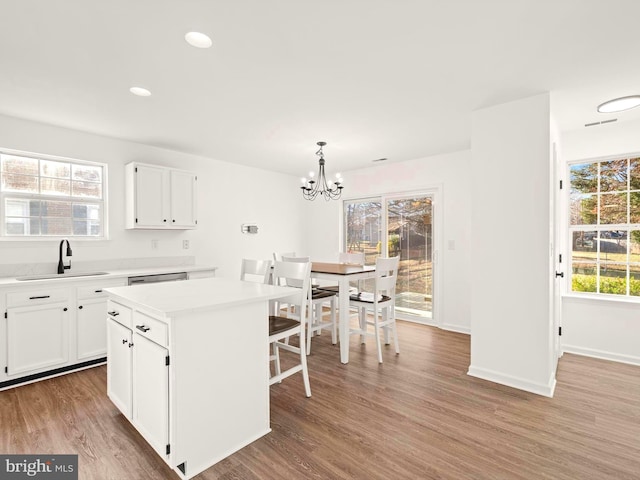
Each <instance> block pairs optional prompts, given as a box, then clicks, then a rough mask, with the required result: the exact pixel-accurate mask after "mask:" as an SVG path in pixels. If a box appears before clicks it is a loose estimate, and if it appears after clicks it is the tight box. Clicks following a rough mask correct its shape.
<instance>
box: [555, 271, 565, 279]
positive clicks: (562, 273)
mask: <svg viewBox="0 0 640 480" xmlns="http://www.w3.org/2000/svg"><path fill="white" fill-rule="evenodd" d="M558 277H560V278H564V272H556V278H558Z"/></svg>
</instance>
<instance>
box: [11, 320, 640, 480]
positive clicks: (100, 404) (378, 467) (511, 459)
mask: <svg viewBox="0 0 640 480" xmlns="http://www.w3.org/2000/svg"><path fill="white" fill-rule="evenodd" d="M398 329H399V337H400V347H401V354H400V355H399V356H397V357H396V356H395V354H394V353H393V351H392V348H390V347H386V348H385V351H384V362H385V363H384V364H382V365H378V363H377V361H376V353H375V346H374V344H373V342H372V340H369V343H368V344H367V345H366V346H361V345H359V344H358V340H357V338H355V337H354V338H352V339H351V358H350V363H349V364H348V365H341V364H340V363H339V351H338V347H337V346H334V345H331V343H330V335H328V334H323V335H322V336H320V337H314V339H313V346H312V355H311V356H310V357H309V372H310V379H311V389H312V394H313V396H312V397H311V398H306V397H305V396H304V388H303V384H302V377H301V376H300V375H295V376H293V377H290V378H288V379H286V380H285V381H283V383H282V384H279V385H275V386H273V387H272V388H271V427H272V429H273V431H272V432H271V433H270V434H269V435H267V436H265V437H263V438H261V439H259V440H257V441H256V442H254V443H252V444H251V445H249V446H248V447H246V448H244V449H243V450H241V451H240V452H237V453H236V454H234V455H232V456H230V457H229V458H227V459H225V460H223V461H222V462H220V463H218V464H217V465H214V466H213V467H211V468H209V469H208V470H206V471H205V472H203V473H201V474H200V475H198V476H197V477H195V478H197V479H199V480H213V479H225V480H231V479H242V480H248V479H260V480H263V479H272V478H273V479H276V478H277V479H296V480H297V479H307V478H316V479H347V478H355V479H452V480H453V479H456V480H458V479H536V480H538V479H540V478H547V479H554V480H563V479H567V480H575V479H581V480H582V479H598V480H603V479H616V480H622V479H636V480H637V479H638V478H640V368H639V367H635V366H631V365H624V364H618V363H613V362H607V361H604V360H596V359H590V358H586V357H579V356H574V355H569V354H566V355H565V356H564V357H563V358H562V359H561V360H560V364H559V367H558V374H557V380H558V384H557V387H556V393H555V397H554V398H552V399H549V398H544V397H540V396H537V395H534V394H529V393H526V392H522V391H519V390H515V389H512V388H509V387H504V386H500V385H496V384H493V383H491V382H487V381H483V380H480V379H476V378H473V377H470V376H468V375H467V374H466V371H467V368H468V366H469V337H468V336H467V335H462V334H457V333H452V332H446V331H442V330H438V329H435V328H431V327H425V326H420V325H415V324H410V323H405V322H399V324H398ZM0 452H3V453H24V454H28V453H58V454H60V453H77V454H79V468H80V477H79V478H81V479H82V480H89V479H96V480H98V479H99V480H103V479H114V480H121V479H140V480H147V479H177V478H178V476H177V475H176V474H175V473H173V472H172V471H171V470H170V469H169V468H168V467H167V466H166V465H165V464H164V462H163V461H162V460H161V459H160V457H158V456H157V455H156V453H155V452H153V451H152V450H151V448H150V447H149V446H148V445H147V444H146V442H145V441H144V440H143V439H142V438H141V437H140V435H139V434H138V433H137V432H136V431H135V429H134V428H133V427H132V426H131V425H130V424H129V423H128V422H127V420H125V419H124V418H123V416H122V415H120V414H119V413H118V411H117V410H116V408H115V407H114V406H113V405H112V404H111V402H110V401H109V400H108V398H107V396H106V367H104V366H102V367H97V368H93V369H89V370H85V371H82V372H77V373H73V374H70V375H66V376H62V377H58V378H55V379H51V380H45V381H42V382H39V383H35V384H32V385H25V386H22V387H18V388H14V389H12V390H7V391H4V392H0Z"/></svg>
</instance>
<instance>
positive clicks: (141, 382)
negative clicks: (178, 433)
mask: <svg viewBox="0 0 640 480" xmlns="http://www.w3.org/2000/svg"><path fill="white" fill-rule="evenodd" d="M133 344H134V346H133V415H132V419H131V421H132V423H133V424H134V425H135V426H136V428H137V429H138V431H139V432H140V433H141V434H142V436H143V437H144V438H145V440H147V442H149V444H150V445H151V446H152V447H153V448H154V450H155V451H156V452H158V454H159V455H160V456H163V457H164V456H165V455H168V454H169V451H168V448H167V446H168V445H169V368H168V367H169V353H168V351H167V349H166V348H164V347H162V346H160V345H158V344H157V343H155V342H153V341H151V340H149V339H147V338H145V337H144V336H143V335H140V334H138V333H137V332H136V333H135V334H134V335H133Z"/></svg>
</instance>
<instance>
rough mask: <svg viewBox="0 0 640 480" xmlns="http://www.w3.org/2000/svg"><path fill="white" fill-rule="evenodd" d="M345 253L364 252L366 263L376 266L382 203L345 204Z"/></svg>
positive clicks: (380, 236)
mask: <svg viewBox="0 0 640 480" xmlns="http://www.w3.org/2000/svg"><path fill="white" fill-rule="evenodd" d="M344 209H345V216H344V218H345V232H346V235H345V243H346V245H345V251H347V252H364V253H365V263H366V264H367V265H372V264H375V262H376V260H375V259H376V257H377V256H378V255H379V254H380V253H381V252H380V248H381V245H380V241H381V238H382V232H381V228H382V227H381V215H382V203H381V202H380V201H378V200H372V201H364V202H353V203H347V202H345V204H344Z"/></svg>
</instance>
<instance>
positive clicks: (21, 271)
mask: <svg viewBox="0 0 640 480" xmlns="http://www.w3.org/2000/svg"><path fill="white" fill-rule="evenodd" d="M64 260H65V265H67V264H68V262H69V260H71V271H72V272H93V271H103V270H104V271H108V272H109V271H113V270H132V269H136V268H154V267H177V266H183V265H184V266H187V265H195V263H196V258H195V257H194V256H182V257H145V258H120V259H109V260H90V261H82V260H78V261H77V262H75V261H74V260H73V257H65V259H64ZM57 268H58V263H57V262H44V263H13V264H2V265H0V277H21V276H25V275H42V274H47V273H55V272H56V270H57Z"/></svg>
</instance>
